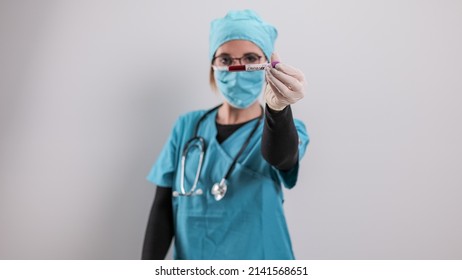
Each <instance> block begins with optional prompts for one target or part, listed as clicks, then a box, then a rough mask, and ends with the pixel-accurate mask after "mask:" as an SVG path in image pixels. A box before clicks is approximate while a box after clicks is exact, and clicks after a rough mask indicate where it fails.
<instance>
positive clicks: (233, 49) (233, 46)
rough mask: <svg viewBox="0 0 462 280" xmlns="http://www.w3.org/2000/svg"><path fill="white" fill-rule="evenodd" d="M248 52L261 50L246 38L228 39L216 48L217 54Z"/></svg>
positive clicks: (260, 52) (257, 52)
mask: <svg viewBox="0 0 462 280" xmlns="http://www.w3.org/2000/svg"><path fill="white" fill-rule="evenodd" d="M249 52H252V53H256V54H261V55H262V54H263V52H262V50H261V49H260V48H259V47H258V46H257V45H255V44H254V43H252V42H250V41H247V40H232V41H228V42H226V43H224V44H222V45H221V46H220V47H219V48H218V49H217V54H220V53H227V54H245V53H249Z"/></svg>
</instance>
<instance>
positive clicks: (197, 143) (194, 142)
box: [172, 104, 263, 201]
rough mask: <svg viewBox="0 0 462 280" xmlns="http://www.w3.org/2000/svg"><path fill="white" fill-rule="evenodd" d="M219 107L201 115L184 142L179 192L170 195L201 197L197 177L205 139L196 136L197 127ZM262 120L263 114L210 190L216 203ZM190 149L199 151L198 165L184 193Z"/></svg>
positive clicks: (200, 168)
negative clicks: (190, 136) (192, 132)
mask: <svg viewBox="0 0 462 280" xmlns="http://www.w3.org/2000/svg"><path fill="white" fill-rule="evenodd" d="M221 105H223V104H220V105H218V106H216V107H214V108H212V109H210V110H208V111H207V112H205V114H204V115H202V117H201V118H200V119H199V121H198V122H197V124H196V128H195V130H194V136H193V137H192V138H191V139H189V140H188V141H187V142H186V144H185V146H184V148H183V152H182V154H181V171H180V172H181V174H180V176H181V177H180V192H178V191H174V192H173V194H172V195H173V196H174V197H178V196H194V195H202V194H203V191H202V189H198V188H197V183H198V182H199V176H200V173H201V170H202V163H203V161H204V156H205V150H206V143H205V139H204V138H203V137H201V136H199V135H198V131H199V127H200V124H201V122H202V121H203V120H204V119H205V118H206V117H207V116H208V115H210V114H211V113H212V112H214V111H215V110H218V108H220V107H221ZM262 111H263V108H262ZM262 119H263V113H262V114H261V115H260V116H259V117H258V121H257V123H256V124H255V126H254V127H253V129H252V131H251V132H250V134H249V136H248V137H247V139H246V140H245V142H244V144H243V145H242V147H241V149H240V150H239V152H238V153H237V154H236V156H235V157H234V159H233V162H232V163H231V165H230V166H229V168H228V171H226V174H225V176H224V177H223V178H222V179H221V180H220V182H219V183H215V184H213V186H212V189H211V193H212V195H213V196H214V198H215V200H216V201H219V200H221V199H222V198H223V197H224V196H225V194H226V191H227V190H228V185H227V180H228V178H229V176H230V175H231V173H232V172H233V170H234V167H235V166H236V163H237V160H238V159H239V157H240V156H241V154H242V153H243V152H244V150H245V148H246V147H247V145H248V144H249V142H250V139H251V138H252V136H253V135H254V134H255V132H256V131H257V128H258V126H259V125H260V123H261V120H262ZM192 148H198V149H199V151H200V152H199V163H198V165H197V169H196V176H195V178H194V181H193V185H192V186H191V189H189V191H186V189H185V187H184V179H185V175H184V172H185V171H184V170H185V165H186V156H187V154H188V152H189V151H190V150H191V149H192Z"/></svg>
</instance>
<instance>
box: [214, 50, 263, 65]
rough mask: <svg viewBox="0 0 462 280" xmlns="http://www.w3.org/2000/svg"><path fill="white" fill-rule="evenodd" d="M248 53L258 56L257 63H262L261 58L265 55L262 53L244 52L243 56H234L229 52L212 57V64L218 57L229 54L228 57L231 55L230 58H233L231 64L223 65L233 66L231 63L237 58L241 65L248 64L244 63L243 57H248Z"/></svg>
mask: <svg viewBox="0 0 462 280" xmlns="http://www.w3.org/2000/svg"><path fill="white" fill-rule="evenodd" d="M248 55H255V56H256V57H258V62H257V63H260V61H261V59H262V57H263V56H262V55H258V54H256V53H246V54H244V55H243V56H241V57H232V56H230V55H228V54H220V55H217V56H214V57H213V59H212V65H214V64H215V60H216V59H217V58H220V57H223V56H227V57H229V58H230V59H231V64H229V65H223V66H231V65H234V61H235V60H238V61H239V64H240V65H246V64H243V63H242V61H241V59H243V58H244V57H246V56H248ZM220 66H221V65H220Z"/></svg>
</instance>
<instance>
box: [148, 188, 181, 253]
mask: <svg viewBox="0 0 462 280" xmlns="http://www.w3.org/2000/svg"><path fill="white" fill-rule="evenodd" d="M173 236H174V228H173V209H172V189H171V188H163V187H157V190H156V197H155V199H154V203H153V204H152V208H151V213H150V215H149V220H148V225H147V227H146V234H145V237H144V244H143V252H142V255H141V259H143V260H163V259H164V258H165V255H166V254H167V252H168V249H169V247H170V243H171V242H172V238H173Z"/></svg>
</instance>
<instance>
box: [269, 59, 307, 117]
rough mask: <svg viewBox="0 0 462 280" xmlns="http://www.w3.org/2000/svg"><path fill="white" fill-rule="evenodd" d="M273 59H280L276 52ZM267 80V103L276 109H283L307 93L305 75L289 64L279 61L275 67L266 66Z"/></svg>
mask: <svg viewBox="0 0 462 280" xmlns="http://www.w3.org/2000/svg"><path fill="white" fill-rule="evenodd" d="M273 61H279V56H278V55H277V54H276V53H273V55H272V56H271V62H273ZM266 82H267V83H266V89H265V100H266V104H267V105H268V107H270V108H271V109H273V110H275V111H281V110H283V109H284V108H285V107H286V106H287V105H290V104H294V103H295V102H297V101H298V100H300V99H302V98H303V96H304V95H305V84H306V83H305V75H303V73H302V71H300V70H298V69H296V68H294V67H292V66H289V65H287V64H284V63H278V64H276V67H275V68H271V67H268V68H266Z"/></svg>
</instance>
